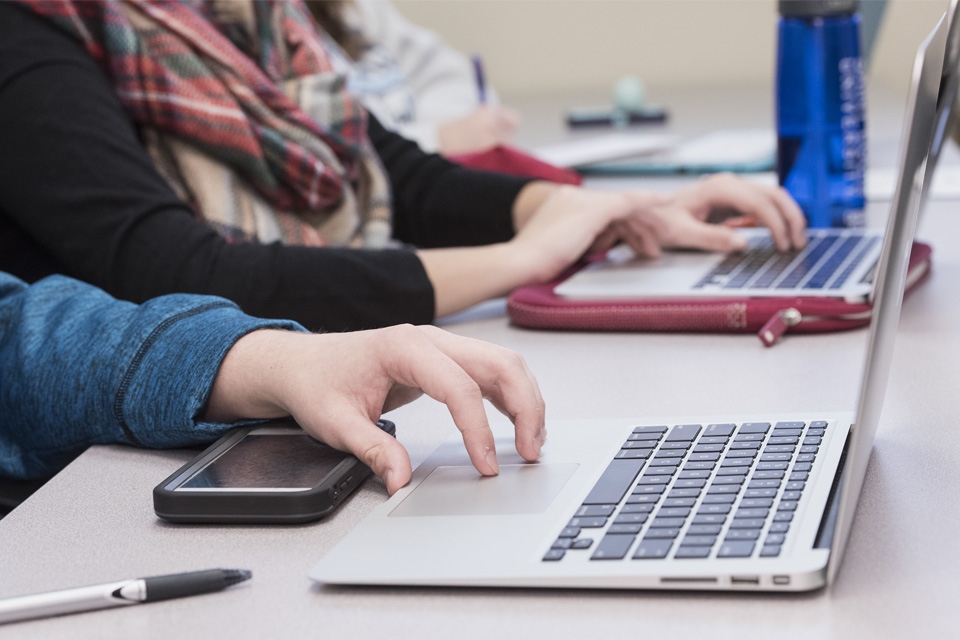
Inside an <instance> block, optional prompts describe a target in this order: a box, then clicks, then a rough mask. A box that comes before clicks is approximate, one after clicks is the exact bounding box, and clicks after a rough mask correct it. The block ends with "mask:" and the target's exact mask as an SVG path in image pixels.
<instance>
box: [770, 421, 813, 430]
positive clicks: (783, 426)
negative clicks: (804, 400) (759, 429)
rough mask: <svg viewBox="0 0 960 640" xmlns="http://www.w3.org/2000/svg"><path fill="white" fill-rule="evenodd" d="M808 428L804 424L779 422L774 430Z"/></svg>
mask: <svg viewBox="0 0 960 640" xmlns="http://www.w3.org/2000/svg"><path fill="white" fill-rule="evenodd" d="M804 426H806V425H804V423H802V422H778V423H777V424H776V425H774V427H773V428H774V429H803V427H804Z"/></svg>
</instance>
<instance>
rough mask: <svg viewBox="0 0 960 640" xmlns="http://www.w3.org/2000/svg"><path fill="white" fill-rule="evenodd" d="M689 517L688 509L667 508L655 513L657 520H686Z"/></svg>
mask: <svg viewBox="0 0 960 640" xmlns="http://www.w3.org/2000/svg"><path fill="white" fill-rule="evenodd" d="M688 515H690V508H689V507H668V508H661V509H660V511H657V517H658V518H686V517H687V516H688Z"/></svg>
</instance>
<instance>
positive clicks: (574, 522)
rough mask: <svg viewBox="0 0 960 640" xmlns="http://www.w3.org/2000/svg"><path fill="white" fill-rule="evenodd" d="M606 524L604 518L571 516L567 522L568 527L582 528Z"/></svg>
mask: <svg viewBox="0 0 960 640" xmlns="http://www.w3.org/2000/svg"><path fill="white" fill-rule="evenodd" d="M606 524H607V519H606V518H571V519H570V522H569V523H567V526H568V527H583V528H584V529H595V528H597V527H603V526H605V525H606Z"/></svg>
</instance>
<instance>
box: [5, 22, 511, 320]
mask: <svg viewBox="0 0 960 640" xmlns="http://www.w3.org/2000/svg"><path fill="white" fill-rule="evenodd" d="M371 127H372V131H371V134H372V137H373V138H374V139H375V144H376V145H377V148H378V150H380V149H381V148H382V149H383V154H384V163H385V165H386V166H387V168H388V171H389V172H390V177H391V182H392V183H393V187H394V190H395V200H396V202H397V207H396V208H397V235H398V237H399V238H401V239H403V240H405V241H408V242H420V243H422V246H438V245H452V244H465V243H466V242H461V238H462V237H463V236H464V235H470V234H472V233H475V235H472V236H471V242H470V243H477V242H479V243H482V242H490V241H496V240H501V239H506V238H508V237H510V235H512V228H511V224H510V206H511V204H512V201H513V198H514V197H516V193H517V192H518V191H519V189H520V188H522V186H523V184H524V181H522V180H516V179H512V178H507V177H505V176H499V175H497V174H483V173H480V172H471V171H467V170H465V169H462V168H459V167H457V166H456V165H452V164H451V163H449V162H447V161H445V160H443V159H442V158H439V157H437V156H430V155H426V154H423V153H422V152H420V151H419V149H417V148H416V147H415V145H413V146H412V148H411V145H412V143H408V142H406V141H405V140H403V139H402V138H400V137H399V136H397V135H396V134H393V133H390V132H388V131H386V130H384V129H383V128H382V127H380V126H379V125H378V124H377V123H372V125H371ZM471 174H473V176H474V177H473V178H471ZM477 189H480V190H481V192H483V191H484V190H486V192H487V193H490V192H493V193H494V194H497V195H496V196H495V197H493V198H490V199H489V200H488V202H490V203H491V205H490V207H489V208H488V209H485V208H483V207H478V206H477V204H476V203H474V202H470V204H469V205H464V206H463V207H459V206H458V203H459V202H465V201H471V200H473V197H472V194H473V193H476V192H477V191H476V190H477ZM465 196H466V197H465ZM484 217H486V219H485V218H484ZM464 229H467V230H469V231H470V233H467V234H465V233H464ZM0 269H2V270H6V271H10V272H12V273H14V275H21V276H23V277H25V278H29V279H31V280H33V279H36V278H38V277H42V276H43V275H47V274H48V273H55V272H59V273H66V274H67V275H71V276H74V277H77V278H80V279H83V280H86V281H87V282H90V283H92V284H95V285H97V286H99V287H101V288H103V289H105V290H107V291H108V292H109V293H111V294H113V295H115V296H117V297H119V298H123V299H127V300H132V301H135V302H140V301H143V300H147V299H149V298H152V297H155V296H158V295H163V294H167V293H174V292H184V293H205V294H215V295H220V296H224V297H226V298H229V299H231V300H234V301H235V302H236V303H237V304H239V305H240V307H241V308H242V309H243V310H244V311H245V312H247V313H249V314H251V315H256V316H261V317H267V318H289V319H292V320H296V321H298V322H300V323H302V324H303V325H305V326H307V327H308V328H310V329H313V330H328V331H340V330H353V329H364V328H373V327H378V326H386V325H390V324H396V323H400V322H413V323H424V322H429V321H431V320H432V318H433V308H434V298H433V288H432V286H431V284H430V281H429V279H428V278H427V276H426V273H425V271H424V269H423V265H422V264H421V263H420V261H419V259H418V258H417V256H416V254H415V253H413V252H412V251H407V250H383V251H364V250H354V249H331V248H323V249H317V248H306V247H293V246H282V245H279V244H267V245H264V244H255V243H228V242H226V241H225V240H224V239H223V238H222V237H220V236H219V235H218V234H217V233H216V232H215V231H214V230H213V229H211V228H210V227H208V226H207V225H206V224H204V223H203V222H201V221H199V220H197V219H196V218H195V216H194V214H193V212H192V211H191V210H190V208H189V207H188V206H187V205H186V204H184V203H183V202H182V201H180V200H179V199H178V198H177V196H176V195H175V194H174V193H173V191H172V190H171V189H170V187H169V186H168V185H167V184H166V182H165V181H164V180H163V178H162V177H161V176H160V175H159V174H158V173H157V172H156V170H155V169H154V167H153V164H152V162H151V160H150V158H149V156H148V155H147V153H146V151H145V150H144V148H143V146H142V145H141V144H140V141H139V139H138V137H137V132H136V130H135V129H134V127H133V126H132V124H131V123H130V121H129V120H128V119H127V118H126V116H125V114H124V113H123V110H122V108H121V106H120V104H119V101H118V100H117V98H116V96H115V95H114V92H113V89H112V88H111V87H110V85H109V83H108V82H107V80H106V78H105V76H104V75H103V74H102V73H101V71H100V70H99V68H98V67H97V65H96V64H95V62H94V61H93V60H92V58H90V56H88V55H87V53H86V52H85V51H84V50H83V48H82V47H81V46H80V44H79V43H77V42H75V41H74V40H72V39H71V38H70V37H69V36H67V35H66V34H64V33H61V32H60V31H59V30H57V29H56V28H55V27H54V26H52V25H50V24H48V23H46V22H45V21H43V20H42V19H40V18H38V17H36V16H34V15H33V14H31V13H29V12H28V11H26V10H24V9H22V8H20V7H16V6H11V5H10V4H8V3H0Z"/></svg>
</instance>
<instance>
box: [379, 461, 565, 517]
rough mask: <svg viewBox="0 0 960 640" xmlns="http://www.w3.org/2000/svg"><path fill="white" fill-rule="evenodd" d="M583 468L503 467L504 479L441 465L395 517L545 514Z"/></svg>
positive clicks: (561, 465) (391, 513) (558, 465)
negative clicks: (574, 473)
mask: <svg viewBox="0 0 960 640" xmlns="http://www.w3.org/2000/svg"><path fill="white" fill-rule="evenodd" d="M579 466H580V465H578V464H575V463H564V464H510V465H501V467H500V475H498V476H482V475H480V473H479V472H478V471H477V470H476V469H474V468H473V467H466V466H458V467H437V468H436V469H434V470H433V471H431V472H430V475H428V476H427V477H426V479H425V480H424V481H423V482H421V483H420V484H419V485H417V488H416V489H414V490H413V492H412V493H410V495H408V496H407V497H406V498H404V500H403V502H401V503H400V504H399V505H398V506H397V507H396V508H395V509H394V510H393V511H391V512H390V515H391V516H480V515H516V514H523V513H542V512H543V511H545V510H546V509H547V507H548V506H550V503H551V502H553V499H554V498H555V497H557V494H558V493H560V490H561V489H562V488H563V485H565V484H566V483H567V480H569V479H570V476H572V475H573V472H574V471H576V470H577V467H579Z"/></svg>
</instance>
